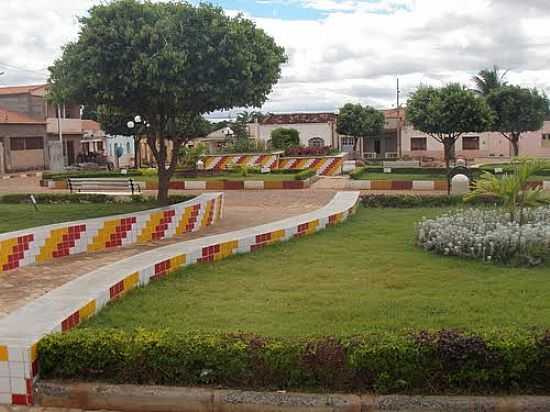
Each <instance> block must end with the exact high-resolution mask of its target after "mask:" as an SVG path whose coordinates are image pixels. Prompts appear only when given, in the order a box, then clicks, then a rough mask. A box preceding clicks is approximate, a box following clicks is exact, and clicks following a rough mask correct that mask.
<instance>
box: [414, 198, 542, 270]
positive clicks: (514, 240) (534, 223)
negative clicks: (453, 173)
mask: <svg viewBox="0 0 550 412" xmlns="http://www.w3.org/2000/svg"><path fill="white" fill-rule="evenodd" d="M524 219H525V220H524V221H525V222H526V223H525V224H523V225H520V224H519V223H517V222H512V221H511V218H510V214H509V213H505V212H502V211H499V210H495V209H466V210H463V211H458V212H451V213H446V214H444V215H442V216H440V217H438V218H436V219H427V220H423V221H421V222H420V223H418V225H417V228H416V239H417V242H418V244H419V245H420V246H422V247H423V248H424V249H426V250H429V251H433V252H435V253H438V254H442V255H447V256H460V257H464V258H471V259H479V260H483V261H486V262H495V263H505V264H519V265H528V266H532V265H538V264H542V263H543V262H544V261H545V260H548V258H550V207H539V208H536V209H531V210H526V211H524Z"/></svg>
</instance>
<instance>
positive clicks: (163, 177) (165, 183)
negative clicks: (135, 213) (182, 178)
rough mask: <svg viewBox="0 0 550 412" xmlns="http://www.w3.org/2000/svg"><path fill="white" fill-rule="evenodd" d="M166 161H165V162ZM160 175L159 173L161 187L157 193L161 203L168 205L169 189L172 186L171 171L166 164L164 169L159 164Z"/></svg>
mask: <svg viewBox="0 0 550 412" xmlns="http://www.w3.org/2000/svg"><path fill="white" fill-rule="evenodd" d="M163 163H164V162H163ZM158 175H159V188H158V193H157V200H158V201H159V203H160V204H161V205H167V204H168V189H169V187H170V178H171V177H172V176H171V173H169V171H168V170H166V165H165V164H163V166H162V169H161V167H160V165H159V169H158Z"/></svg>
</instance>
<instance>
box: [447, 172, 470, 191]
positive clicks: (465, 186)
mask: <svg viewBox="0 0 550 412" xmlns="http://www.w3.org/2000/svg"><path fill="white" fill-rule="evenodd" d="M469 191H470V179H469V178H468V176H466V175H462V174H458V175H454V176H453V178H452V179H451V193H453V194H457V195H461V194H464V193H468V192H469Z"/></svg>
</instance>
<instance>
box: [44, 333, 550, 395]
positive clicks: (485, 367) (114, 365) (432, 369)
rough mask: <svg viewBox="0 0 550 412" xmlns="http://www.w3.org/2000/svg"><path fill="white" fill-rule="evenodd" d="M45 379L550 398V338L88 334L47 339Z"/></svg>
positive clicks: (541, 335)
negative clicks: (546, 394)
mask: <svg viewBox="0 0 550 412" xmlns="http://www.w3.org/2000/svg"><path fill="white" fill-rule="evenodd" d="M38 350H39V359H40V374H41V377H42V378H45V379H78V380H84V381H90V380H97V381H103V382H114V383H118V384H124V383H130V384H160V385H204V384H210V385H221V386H224V387H238V388H252V389H279V390H303V389H309V390H315V391H347V392H351V391H353V392H368V391H376V392H380V393H389V392H407V393H414V392H416V393H426V394H430V393H442V392H447V393H468V394H469V393H472V392H473V393H487V392H489V393H490V392H495V391H499V392H502V391H506V392H514V393H522V392H524V393H525V392H529V393H533V392H541V393H544V392H548V390H550V379H548V378H549V377H550V362H549V361H550V334H549V332H546V333H542V332H536V331H522V332H510V331H500V332H499V334H497V333H496V332H494V331H489V332H486V333H483V334H474V333H461V332H458V331H454V330H442V331H436V332H433V331H432V332H428V331H420V332H415V333H410V334H407V335H397V334H390V333H379V334H369V335H363V336H354V337H320V338H307V337H304V338H278V339H275V338H265V337H260V336H255V335H242V334H240V335H197V334H191V333H176V332H172V331H166V330H165V331H146V330H137V331H134V332H126V331H121V330H114V329H107V330H96V329H93V330H87V329H77V330H74V331H71V332H69V333H65V334H53V335H49V336H46V337H45V338H43V339H42V340H41V341H40V342H39V345H38Z"/></svg>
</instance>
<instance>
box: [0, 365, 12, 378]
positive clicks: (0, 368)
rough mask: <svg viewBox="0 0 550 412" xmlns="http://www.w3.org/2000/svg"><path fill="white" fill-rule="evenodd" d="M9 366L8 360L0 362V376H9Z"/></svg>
mask: <svg viewBox="0 0 550 412" xmlns="http://www.w3.org/2000/svg"><path fill="white" fill-rule="evenodd" d="M9 376H10V368H9V366H8V362H0V378H9Z"/></svg>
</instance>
